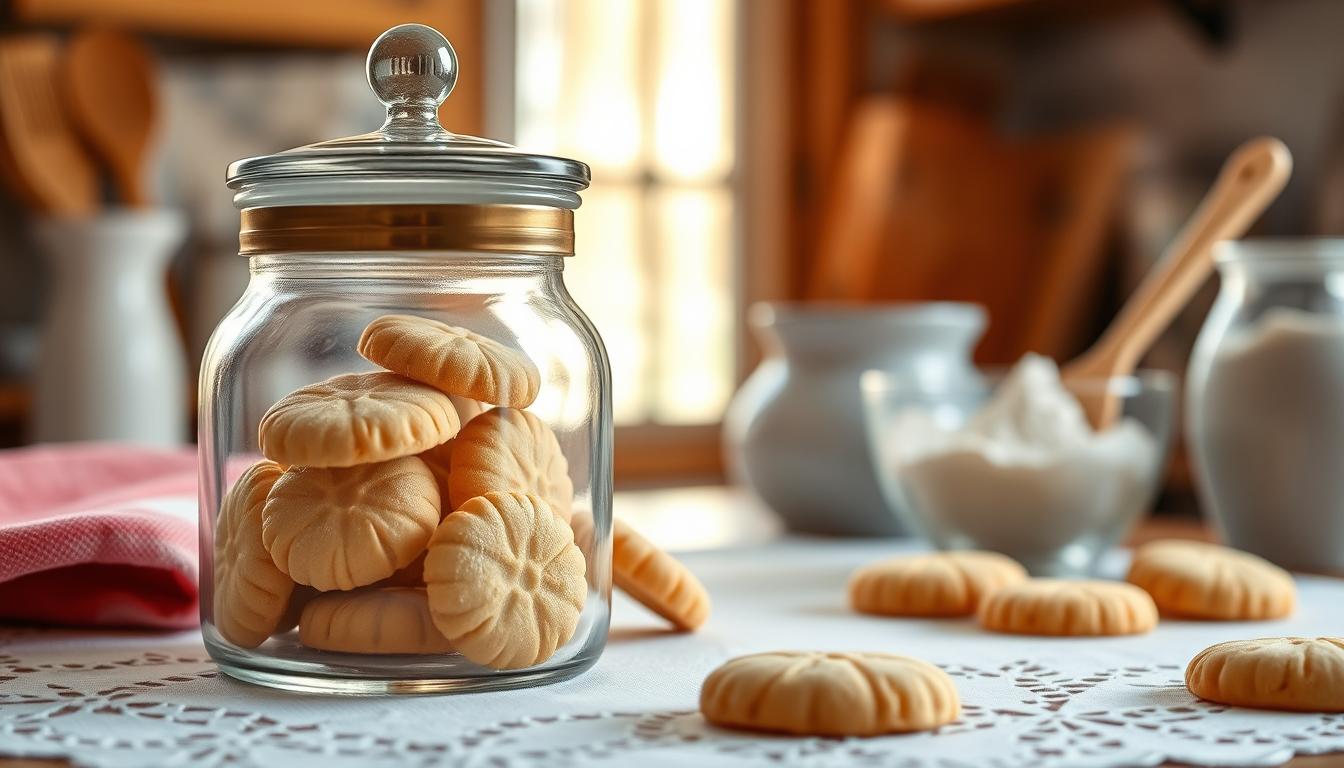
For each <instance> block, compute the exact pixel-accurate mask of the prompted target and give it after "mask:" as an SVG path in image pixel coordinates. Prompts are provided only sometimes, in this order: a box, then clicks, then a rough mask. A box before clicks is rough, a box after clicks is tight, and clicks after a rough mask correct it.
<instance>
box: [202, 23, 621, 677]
mask: <svg viewBox="0 0 1344 768" xmlns="http://www.w3.org/2000/svg"><path fill="white" fill-rule="evenodd" d="M456 78H457V61H456V58H455V56H454V54H453V50H452V48H451V47H450V46H449V44H448V41H447V40H445V39H444V38H443V36H442V35H440V34H439V33H438V32H436V31H434V30H433V29H430V28H428V27H424V26H420V25H405V26H401V27H396V28H394V29H391V30H389V31H388V32H386V33H384V34H383V35H382V36H381V37H379V38H378V40H377V41H376V42H375V43H374V45H373V48H372V49H371V50H370V52H369V58H368V79H369V84H370V86H371V87H372V89H373V92H374V94H375V95H376V96H377V97H378V98H379V99H380V100H381V101H382V102H383V104H384V105H386V107H387V121H386V123H385V124H384V125H383V127H382V128H381V129H379V130H378V131H375V132H373V133H370V134H366V135H363V136H355V137H351V138H345V139H337V140H334V141H327V142H322V143H319V144H312V145H309V146H306V147H300V148H298V149H293V150H289V151H286V152H280V153H278V154H274V155H268V156H264V157H255V158H250V159H246V160H241V161H239V162H236V163H234V164H233V165H231V166H230V167H229V170H228V185H229V186H230V187H231V188H232V189H234V190H235V197H234V200H235V202H236V204H237V206H238V207H239V208H240V209H241V210H242V231H241V235H240V238H239V241H240V245H241V253H242V255H243V256H244V257H246V258H247V259H248V260H249V264H250V267H251V282H250V283H249V285H248V287H247V290H246V292H245V293H244V295H243V296H242V298H241V299H240V300H239V302H238V304H237V306H235V307H234V308H233V310H232V311H231V312H230V313H229V314H228V315H227V316H226V317H225V318H224V319H223V320H222V321H221V322H220V324H219V327H218V328H217V329H216V330H215V333H214V335H213V337H212V338H211V340H210V344H209V347H208V349H207V351H206V355H205V360H204V362H203V365H202V370H201V389H200V435H199V438H200V466H201V483H200V487H201V620H202V622H201V623H202V630H203V632H204V635H205V643H206V646H207V648H208V649H209V651H210V654H211V656H213V657H214V659H215V660H216V661H217V662H218V663H219V665H220V667H221V668H222V669H223V670H224V671H225V672H226V673H228V674H229V675H232V676H234V677H237V678H241V679H243V680H248V681H251V682H255V683H262V684H265V685H271V686H276V687H280V688H289V689H296V690H311V691H330V692H346V693H402V692H410V693H417V692H434V691H459V690H462V691H465V690H479V689H491V688H509V687H518V686H527V685H537V684H542V683H548V682H554V681H557V680H563V679H566V678H568V677H572V676H574V675H576V674H578V673H579V672H581V671H583V670H584V669H586V668H588V667H589V666H591V665H592V664H593V663H594V662H595V661H596V659H597V657H598V655H599V654H600V653H601V651H602V648H603V645H604V644H605V642H606V636H607V623H608V613H609V594H610V580H611V576H610V571H611V567H610V564H611V554H610V552H611V550H610V543H609V541H610V529H611V472H612V468H611V462H612V455H611V444H612V422H611V398H610V387H611V384H610V371H609V366H608V364H607V359H606V353H605V351H604V350H603V346H602V342H601V340H600V339H599V337H598V335H597V332H596V331H595V330H594V328H593V326H592V324H591V323H590V322H589V320H588V319H587V317H585V316H584V314H583V312H582V311H581V310H580V309H579V307H578V306H576V305H575V303H574V301H573V299H572V298H571V297H570V295H569V293H568V292H567V291H566V289H565V284H564V280H563V270H564V263H565V260H566V258H568V257H569V256H571V255H572V254H573V246H574V229H573V221H574V210H575V209H577V208H578V207H579V203H580V199H579V194H578V193H579V191H580V190H582V189H584V188H585V187H586V186H587V185H588V181H589V170H588V167H587V166H585V165H584V164H583V163H580V162H576V161H574V160H568V159H565V158H558V157H548V156H543V155H533V154H527V153H525V152H521V151H519V150H517V149H515V148H513V147H511V146H508V145H506V144H501V143H498V142H495V141H489V140H486V139H480V138H475V137H470V136H460V135H455V134H451V133H448V132H447V131H445V130H444V129H443V128H442V127H440V125H439V123H438V118H437V111H438V107H439V104H440V103H441V102H442V101H443V100H444V98H445V97H446V96H447V95H448V93H449V91H451V89H452V87H453V84H454V82H455V81H456Z"/></svg>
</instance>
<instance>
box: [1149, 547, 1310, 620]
mask: <svg viewBox="0 0 1344 768" xmlns="http://www.w3.org/2000/svg"><path fill="white" fill-rule="evenodd" d="M1125 578H1126V580H1127V581H1129V582H1130V583H1131V584H1136V585H1138V586H1140V587H1142V588H1143V589H1144V590H1145V591H1147V592H1148V594H1150V595H1152V596H1153V602H1155V603H1157V607H1158V609H1159V610H1161V611H1162V612H1163V613H1165V614H1168V615H1171V616H1182V617H1186V618H1192V619H1222V620H1227V621H1251V620H1258V619H1279V618H1283V617H1284V616H1287V615H1289V614H1291V613H1292V612H1293V605H1294V604H1295V603H1296V602H1297V587H1296V586H1295V585H1294V584H1293V577H1292V576H1291V575H1289V574H1288V572H1287V571H1285V570H1283V569H1282V568H1280V567H1278V566H1277V565H1274V564H1273V563H1271V562H1269V561H1268V560H1263V559H1261V558H1259V557H1256V556H1255V555H1252V554H1250V553H1247V552H1241V551H1238V550H1235V549H1231V548H1228V547H1220V546H1218V545H1216V544H1205V543H1203V542H1198V541H1180V540H1175V539H1170V540H1165V541H1154V542H1152V543H1151V544H1145V545H1143V546H1142V547H1139V548H1138V550H1137V551H1135V552H1134V562H1133V563H1132V564H1131V565H1130V567H1129V575H1128V576H1127V577H1125Z"/></svg>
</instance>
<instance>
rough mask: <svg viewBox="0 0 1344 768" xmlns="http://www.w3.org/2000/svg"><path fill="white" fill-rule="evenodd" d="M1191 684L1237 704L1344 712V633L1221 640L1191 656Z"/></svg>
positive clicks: (1210, 696) (1188, 672)
mask: <svg viewBox="0 0 1344 768" xmlns="http://www.w3.org/2000/svg"><path fill="white" fill-rule="evenodd" d="M1185 686H1186V687H1187V688H1189V689H1190V692H1191V693H1193V694H1194V695H1196V696H1198V697H1199V698H1201V699H1208V700H1209V701H1216V702H1218V703H1219V704H1231V705H1233V706H1237V707H1254V708H1258V709H1288V710H1296V711H1299V712H1344V638H1340V637H1317V638H1308V637H1268V638H1263V639H1259V640H1233V641H1230V642H1226V643H1219V644H1218V645H1215V646H1213V647H1211V648H1206V649H1204V650H1203V651H1200V653H1199V655H1197V656H1195V658H1194V659H1192V660H1191V661H1190V665H1189V666H1188V667H1186V669H1185Z"/></svg>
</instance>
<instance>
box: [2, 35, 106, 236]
mask: <svg viewBox="0 0 1344 768" xmlns="http://www.w3.org/2000/svg"><path fill="white" fill-rule="evenodd" d="M59 53H60V49H59V47H58V46H57V42H56V40H55V39H54V38H51V37H45V36H25V37H11V38H6V39H4V40H3V41H0V155H3V159H0V170H2V171H3V172H4V176H5V178H6V179H7V180H8V181H9V183H10V185H11V186H12V187H13V188H14V192H15V193H16V196H17V197H18V198H19V199H20V200H22V201H23V202H24V203H25V204H27V205H29V206H31V207H32V208H33V209H34V210H36V211H38V212H41V213H49V214H55V215H59V216H79V215H83V214H87V213H91V212H92V211H93V210H94V209H95V208H96V207H97V205H98V184H97V175H96V173H95V172H94V167H93V161H92V160H91V159H90V158H89V156H88V155H87V154H86V153H85V152H84V148H83V147H81V146H80V145H79V138H78V137H77V136H76V135H75V133H74V131H73V130H72V129H71V127H70V123H69V121H67V120H66V115H65V111H64V110H62V109H61V102H60V100H59V99H58V98H57V94H56V90H57V85H58V78H57V67H58V65H59Z"/></svg>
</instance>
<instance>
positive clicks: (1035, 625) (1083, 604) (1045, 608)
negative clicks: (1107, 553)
mask: <svg viewBox="0 0 1344 768" xmlns="http://www.w3.org/2000/svg"><path fill="white" fill-rule="evenodd" d="M979 614H980V626H982V627H984V628H985V629H988V630H992V631H994V632H1009V633H1012V634H1018V635H1062V636H1069V637H1086V636H1099V635H1137V634H1142V633H1144V632H1148V631H1150V630H1152V628H1153V627H1155V626H1157V606H1155V605H1153V599H1152V598H1151V597H1149V596H1148V593H1147V592H1144V591H1143V590H1142V589H1139V588H1138V587H1136V586H1134V585H1133V584H1126V583H1124V582H1122V581H1062V580H1057V579H1028V580H1026V581H1022V582H1018V583H1017V584H1009V585H1008V586H1005V587H1000V588H999V589H996V590H994V591H993V592H991V593H990V594H989V596H988V597H986V598H985V600H984V602H982V603H981V604H980V611H979Z"/></svg>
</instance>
